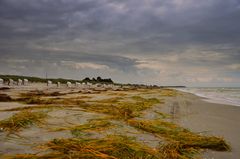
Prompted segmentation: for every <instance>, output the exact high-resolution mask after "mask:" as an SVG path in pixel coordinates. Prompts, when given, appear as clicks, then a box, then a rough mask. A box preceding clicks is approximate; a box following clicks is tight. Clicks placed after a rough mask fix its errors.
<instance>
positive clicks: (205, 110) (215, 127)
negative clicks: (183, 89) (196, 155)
mask: <svg viewBox="0 0 240 159" xmlns="http://www.w3.org/2000/svg"><path fill="white" fill-rule="evenodd" d="M165 103H166V104H165V105H164V106H163V108H162V111H164V112H166V113H170V114H173V118H172V121H173V122H175V123H177V124H179V125H181V126H183V127H185V128H189V129H190V130H192V131H194V132H202V133H207V134H211V135H216V136H221V137H223V138H224V139H226V141H227V142H229V143H230V145H231V147H232V151H231V152H216V151H208V152H205V153H204V155H203V156H204V158H206V159H239V158H240V107H238V106H231V105H223V104H215V103H209V102H206V101H204V98H202V97H198V96H195V95H193V94H190V93H182V95H181V96H177V97H174V98H166V101H165Z"/></svg>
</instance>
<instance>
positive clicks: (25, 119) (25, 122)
mask: <svg viewBox="0 0 240 159" xmlns="http://www.w3.org/2000/svg"><path fill="white" fill-rule="evenodd" d="M46 116H47V114H46V113H45V112H42V111H41V112H32V111H27V110H24V111H21V112H18V113H16V114H14V115H13V116H11V117H9V118H8V119H5V120H1V121H0V127H1V128H3V129H4V130H5V131H8V132H14V131H19V130H20V129H21V128H27V127H28V126H31V125H34V124H40V123H43V120H44V118H45V117H46Z"/></svg>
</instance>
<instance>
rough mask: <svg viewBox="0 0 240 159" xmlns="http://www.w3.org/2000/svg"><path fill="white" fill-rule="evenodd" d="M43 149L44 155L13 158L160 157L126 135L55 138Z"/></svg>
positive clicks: (16, 157) (136, 158) (14, 158)
mask: <svg viewBox="0 0 240 159" xmlns="http://www.w3.org/2000/svg"><path fill="white" fill-rule="evenodd" d="M41 147H42V148H43V149H45V150H47V152H49V151H48V150H52V151H50V152H49V153H46V154H43V155H31V154H20V155H16V156H14V157H12V159H20V158H21V159H22V158H25V159H33V158H34V159H45V158H58V159H70V158H72V159H158V158H159V154H158V152H157V151H156V150H154V149H152V148H149V147H147V146H143V145H141V144H139V143H137V142H135V141H134V139H132V138H129V137H126V136H107V137H106V138H103V139H79V138H70V139H54V140H52V141H50V142H48V143H46V144H45V145H43V146H41Z"/></svg>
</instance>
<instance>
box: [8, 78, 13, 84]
mask: <svg viewBox="0 0 240 159" xmlns="http://www.w3.org/2000/svg"><path fill="white" fill-rule="evenodd" d="M13 84H14V80H13V79H11V78H10V79H9V80H8V85H9V86H11V85H13Z"/></svg>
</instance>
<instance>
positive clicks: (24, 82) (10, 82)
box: [0, 78, 28, 86]
mask: <svg viewBox="0 0 240 159" xmlns="http://www.w3.org/2000/svg"><path fill="white" fill-rule="evenodd" d="M4 84H7V85H9V86H12V85H19V86H20V85H28V79H18V80H17V81H14V80H13V79H11V78H10V79H7V80H3V79H2V78H0V85H4Z"/></svg>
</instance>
